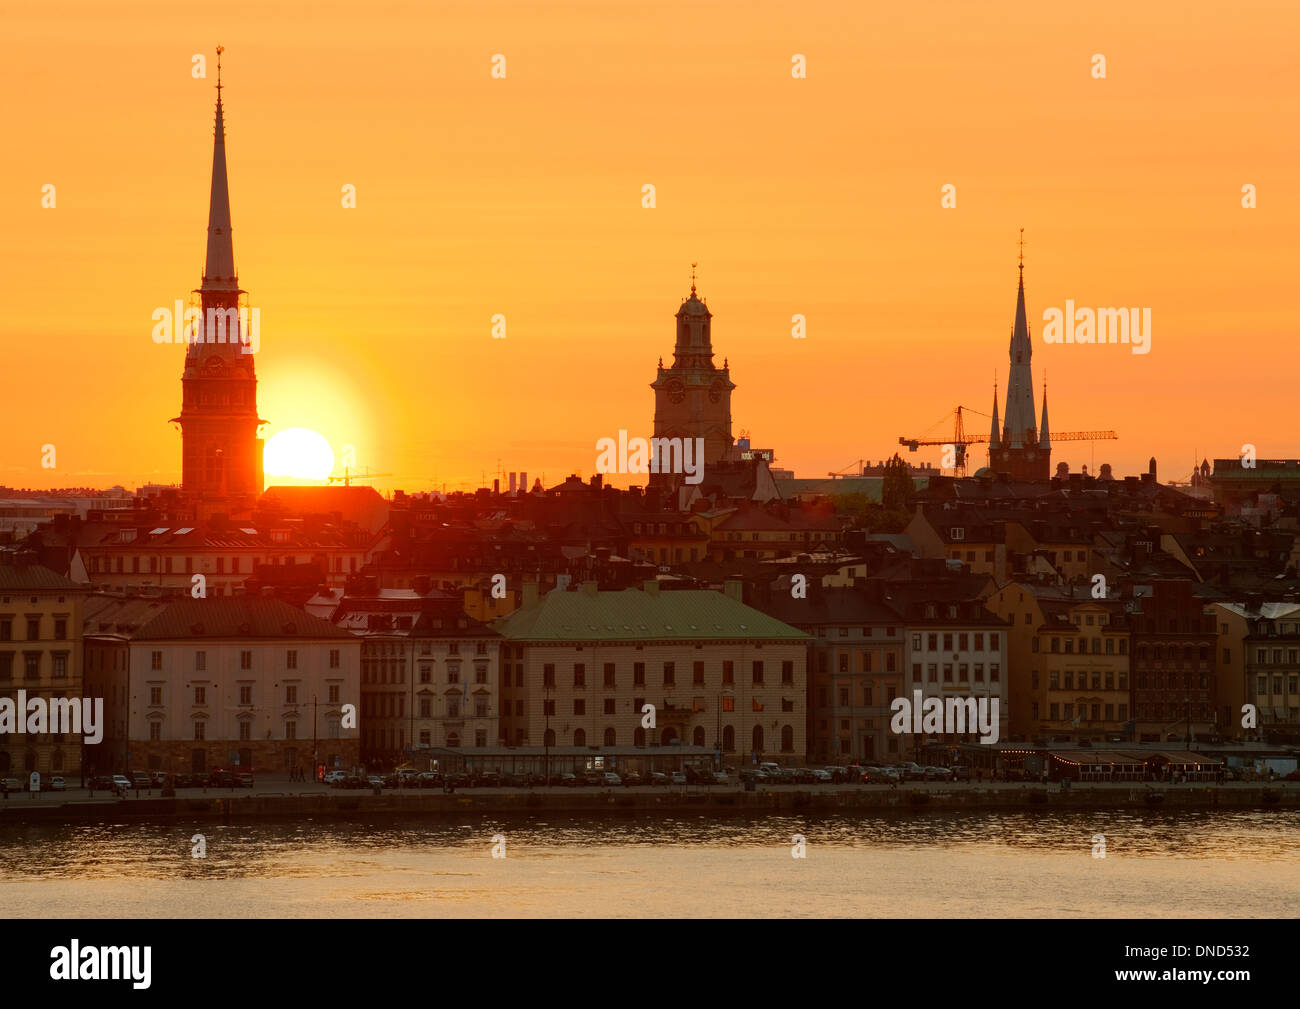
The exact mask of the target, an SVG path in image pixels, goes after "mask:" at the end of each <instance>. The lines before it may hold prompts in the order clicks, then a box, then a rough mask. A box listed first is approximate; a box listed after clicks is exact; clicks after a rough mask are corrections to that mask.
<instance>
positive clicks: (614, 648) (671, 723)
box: [496, 582, 809, 767]
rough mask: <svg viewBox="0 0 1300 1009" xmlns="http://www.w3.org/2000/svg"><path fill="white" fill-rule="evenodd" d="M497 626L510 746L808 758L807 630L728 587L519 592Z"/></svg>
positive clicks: (734, 759) (729, 759)
mask: <svg viewBox="0 0 1300 1009" xmlns="http://www.w3.org/2000/svg"><path fill="white" fill-rule="evenodd" d="M733 590H734V591H736V592H737V594H738V590H739V585H738V584H737V585H735V586H733ZM496 629H497V630H498V631H500V632H501V635H502V638H503V654H505V656H506V657H505V659H504V660H503V666H502V679H501V682H502V698H503V712H508V714H503V717H502V731H503V733H504V735H505V738H506V742H507V743H509V744H512V745H520V746H526V745H531V746H538V745H543V746H559V747H573V746H577V747H591V748H601V747H604V748H611V747H621V748H626V747H629V746H630V747H638V748H639V747H645V748H646V750H647V756H650V755H658V754H662V753H664V752H670V751H665V750H664V749H662V748H665V747H667V748H671V747H673V746H674V745H677V744H685V745H688V746H696V747H708V748H710V749H713V750H715V751H721V756H722V760H723V762H724V763H731V764H732V765H733V766H735V765H739V764H741V763H745V764H747V763H750V762H751V761H752V759H753V755H754V754H757V756H758V759H759V760H776V761H779V762H781V763H789V764H798V763H802V762H803V761H804V760H805V758H806V755H807V740H806V735H805V732H806V723H807V670H806V662H807V644H808V641H809V638H808V635H806V634H804V633H803V632H802V631H799V630H796V629H795V628H793V627H790V626H789V625H788V624H784V623H782V622H781V621H779V620H776V619H773V618H772V617H769V616H766V615H765V614H763V613H760V612H759V611H758V610H755V609H753V608H751V607H749V606H746V605H744V604H743V603H741V602H740V601H739V600H738V599H736V598H733V597H732V595H729V594H724V593H721V592H710V591H696V590H690V591H686V590H682V591H668V590H663V591H661V590H660V589H659V587H658V585H657V583H654V582H650V583H647V585H646V587H645V589H644V590H642V589H627V590H624V591H618V592H601V591H598V590H597V588H596V586H595V584H594V583H591V584H586V585H583V586H582V587H581V588H579V589H577V590H575V591H562V590H559V589H557V590H555V591H552V592H550V593H547V594H546V595H545V596H544V597H542V598H540V599H538V598H536V597H533V596H532V595H531V594H528V595H526V596H525V600H524V605H523V606H521V607H520V609H519V610H517V611H516V612H515V613H513V614H511V615H510V616H509V617H506V618H505V619H503V620H500V621H498V622H497V624H496ZM646 705H649V706H651V707H652V709H653V711H652V712H651V713H647V712H646V711H645V707H646ZM652 717H653V721H652V720H651V719H652ZM656 748H658V749H656ZM622 763H623V765H624V766H632V767H635V766H636V761H635V759H633V760H631V761H623V762H622Z"/></svg>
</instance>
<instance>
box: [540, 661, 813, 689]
mask: <svg viewBox="0 0 1300 1009" xmlns="http://www.w3.org/2000/svg"><path fill="white" fill-rule="evenodd" d="M645 667H646V664H645V663H644V662H635V663H633V664H632V685H633V686H634V687H643V686H645V685H646V678H645ZM704 673H705V664H704V663H703V662H695V663H693V664H692V666H691V682H692V683H704ZM750 674H751V682H752V683H755V684H758V685H760V686H761V685H762V683H763V676H764V665H763V660H762V659H755V660H754V661H753V663H752V664H751V667H750ZM617 675H618V674H617V663H614V662H606V663H605V665H604V668H603V669H602V670H601V685H602V686H604V687H617V686H618V681H617ZM661 676H662V682H663V685H664V686H665V687H672V686H676V684H677V663H676V662H665V663H664V664H663V669H662V671H661ZM722 682H723V683H724V684H727V683H735V682H736V663H735V662H733V661H732V660H731V659H725V660H723V663H722ZM793 682H794V662H792V661H789V660H787V661H785V662H782V663H781V683H782V684H784V685H786V686H788V685H790V684H792V683H793ZM520 685H521V686H522V684H520ZM542 685H543V686H546V687H554V686H555V664H554V663H551V662H548V663H546V664H545V665H543V666H542ZM573 685H574V686H575V687H585V686H586V685H587V666H586V663H583V662H575V663H574V664H573Z"/></svg>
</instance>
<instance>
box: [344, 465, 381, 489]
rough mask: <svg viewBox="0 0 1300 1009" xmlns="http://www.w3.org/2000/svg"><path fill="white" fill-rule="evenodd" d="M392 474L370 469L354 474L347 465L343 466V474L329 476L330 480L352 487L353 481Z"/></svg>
mask: <svg viewBox="0 0 1300 1009" xmlns="http://www.w3.org/2000/svg"><path fill="white" fill-rule="evenodd" d="M392 475H393V474H392V473H371V472H370V470H368V469H367V470H366V471H365V472H364V473H362V474H360V475H357V476H353V474H352V471H351V470H350V469H348V468H347V467H346V466H345V467H344V468H343V475H342V476H332V477H330V478H329V482H330V483H341V484H342V485H343V486H344V487H351V486H352V484H353V483H355V482H358V481H361V480H373V479H375V478H376V477H381V476H392Z"/></svg>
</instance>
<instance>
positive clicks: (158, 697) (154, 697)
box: [149, 687, 162, 705]
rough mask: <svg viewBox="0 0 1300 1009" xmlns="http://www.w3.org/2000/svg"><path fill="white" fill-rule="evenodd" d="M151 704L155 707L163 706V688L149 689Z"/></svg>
mask: <svg viewBox="0 0 1300 1009" xmlns="http://www.w3.org/2000/svg"><path fill="white" fill-rule="evenodd" d="M149 703H150V704H153V705H159V704H162V687H150V688H149Z"/></svg>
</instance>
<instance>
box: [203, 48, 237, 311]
mask: <svg viewBox="0 0 1300 1009" xmlns="http://www.w3.org/2000/svg"><path fill="white" fill-rule="evenodd" d="M223 52H225V47H224V46H217V118H216V128H215V130H214V133H213V144H212V191H211V195H210V196H209V199H208V254H207V259H206V260H205V261H204V266H203V286H202V287H200V288H199V290H200V291H203V292H205V293H207V292H217V291H226V292H238V291H239V278H238V277H236V276H235V246H234V243H233V241H232V240H231V234H230V187H229V185H228V184H227V182H226V121H225V115H224V109H223V107H222V102H221V54H222V53H223Z"/></svg>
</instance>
